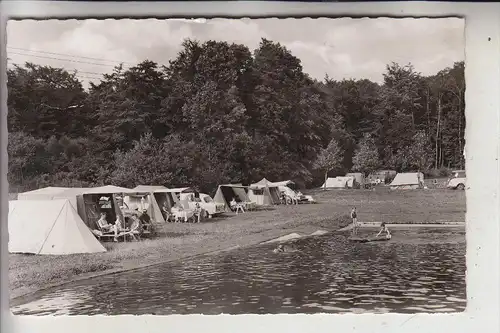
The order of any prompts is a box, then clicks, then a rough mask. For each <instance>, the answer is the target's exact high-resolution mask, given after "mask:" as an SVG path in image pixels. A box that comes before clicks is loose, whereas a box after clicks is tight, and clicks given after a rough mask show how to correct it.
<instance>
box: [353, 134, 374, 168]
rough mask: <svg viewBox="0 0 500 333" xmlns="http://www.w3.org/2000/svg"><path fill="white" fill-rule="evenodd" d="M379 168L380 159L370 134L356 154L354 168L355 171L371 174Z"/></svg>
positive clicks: (366, 135)
mask: <svg viewBox="0 0 500 333" xmlns="http://www.w3.org/2000/svg"><path fill="white" fill-rule="evenodd" d="M379 167H380V158H379V155H378V150H377V146H376V144H375V140H374V139H373V138H372V136H371V135H370V134H365V136H364V137H363V139H361V141H360V142H359V145H358V149H357V150H356V152H355V154H354V157H353V167H352V168H353V170H354V171H359V172H362V173H364V174H369V173H371V172H373V171H375V170H376V169H377V168H379Z"/></svg>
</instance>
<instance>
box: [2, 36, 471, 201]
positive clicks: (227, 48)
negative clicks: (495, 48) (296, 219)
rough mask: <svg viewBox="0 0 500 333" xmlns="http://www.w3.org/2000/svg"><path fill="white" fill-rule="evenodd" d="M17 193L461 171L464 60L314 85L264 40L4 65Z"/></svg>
mask: <svg viewBox="0 0 500 333" xmlns="http://www.w3.org/2000/svg"><path fill="white" fill-rule="evenodd" d="M8 93H9V96H8V112H9V113H8V129H9V143H8V153H9V176H8V177H9V183H10V187H11V189H10V191H11V192H17V191H26V190H31V189H35V188H39V187H43V186H92V185H104V184H114V185H120V186H126V187H134V186H136V185H138V184H156V185H165V186H167V187H173V186H182V185H189V186H196V187H198V188H199V190H203V191H206V192H210V193H213V190H214V189H215V187H216V186H217V185H218V184H221V183H244V184H248V183H251V182H254V181H258V180H260V179H261V178H262V177H266V178H268V179H270V180H275V181H278V180H284V179H292V180H294V181H296V182H297V183H298V184H299V186H302V187H304V186H305V187H309V186H317V185H319V184H321V183H322V182H323V179H324V176H325V173H328V174H329V175H330V176H335V175H343V174H345V172H348V171H360V172H364V173H369V172H370V171H373V170H376V169H380V168H383V169H394V170H397V171H422V172H425V173H426V174H427V175H429V174H433V175H445V174H446V172H447V171H446V170H447V169H449V168H462V167H463V166H464V161H463V155H462V152H463V147H464V143H465V142H464V129H465V115H464V109H465V105H464V104H465V102H464V101H465V98H464V95H465V79H464V63H463V62H458V63H455V64H454V65H453V67H451V68H445V69H443V70H442V71H440V72H439V73H437V74H435V75H433V76H423V75H422V74H420V73H419V72H418V71H416V69H415V68H414V67H413V66H412V65H411V64H407V65H401V64H396V63H391V64H388V65H387V67H386V71H385V73H384V81H383V83H382V84H378V83H374V82H371V81H369V80H347V79H346V80H342V81H336V80H332V79H331V78H329V77H326V78H325V79H324V80H323V81H318V80H314V79H312V78H311V77H310V76H308V74H307V73H304V71H303V69H302V66H301V62H300V59H298V58H297V57H295V56H294V55H293V54H292V53H291V52H290V51H289V50H287V49H286V48H285V47H283V46H282V45H280V44H279V43H275V42H272V41H269V40H266V39H262V41H261V43H260V45H259V47H258V48H257V49H256V50H254V51H253V53H252V51H251V50H249V49H248V47H246V46H244V45H239V44H231V43H227V42H219V41H208V42H204V43H201V42H198V41H195V40H185V41H184V42H183V44H182V51H181V52H179V53H178V55H177V57H176V58H175V59H172V60H170V61H169V63H168V65H159V64H157V63H154V62H151V61H148V60H146V61H143V62H142V63H140V64H138V65H136V66H134V67H129V68H127V69H125V68H124V67H123V66H118V67H116V68H114V71H113V72H112V73H111V74H105V75H104V76H103V79H102V80H101V81H100V82H99V83H95V84H94V83H91V84H90V88H89V89H84V87H83V85H82V82H81V81H80V80H79V79H78V76H77V73H74V72H68V71H66V70H64V69H61V68H53V67H48V66H40V65H36V64H32V63H26V64H24V65H22V66H15V67H13V68H10V69H8Z"/></svg>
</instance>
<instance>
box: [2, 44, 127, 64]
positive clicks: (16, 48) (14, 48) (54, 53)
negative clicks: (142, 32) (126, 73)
mask: <svg viewBox="0 0 500 333" xmlns="http://www.w3.org/2000/svg"><path fill="white" fill-rule="evenodd" d="M7 49H12V50H19V51H26V52H34V53H43V54H52V55H57V56H64V57H72V58H81V59H90V60H98V61H107V62H116V63H123V64H130V65H134V64H133V63H131V62H128V61H118V60H110V59H103V58H93V57H84V56H77V55H72V54H65V53H57V52H48V51H40V50H30V49H23V48H20V47H11V46H7Z"/></svg>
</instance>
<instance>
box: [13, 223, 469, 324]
mask: <svg viewBox="0 0 500 333" xmlns="http://www.w3.org/2000/svg"><path fill="white" fill-rule="evenodd" d="M392 233H393V238H392V239H391V240H390V241H388V242H374V243H364V244H360V243H351V242H348V241H347V238H346V235H340V234H330V235H323V236H317V237H310V238H306V239H301V240H299V241H297V242H296V244H297V247H298V249H299V251H296V252H291V253H281V254H275V253H273V252H272V248H273V247H274V246H275V245H259V246H254V247H251V248H246V249H239V250H234V251H231V252H226V253H221V254H218V255H212V256H206V257H198V258H196V259H191V260H185V261H183V262H179V263H176V264H164V265H159V266H154V267H150V268H146V269H141V270H137V271H131V272H125V273H121V274H117V275H108V276H102V277H97V278H95V279H91V280H86V281H80V282H77V283H74V284H71V285H65V286H62V287H59V288H55V289H52V290H47V291H45V292H43V293H42V294H38V295H34V296H33V297H31V299H26V300H25V301H26V303H25V304H22V305H17V306H15V307H13V308H12V311H13V312H14V314H29V315H48V314H50V315H94V314H108V315H118V314H158V315H167V314H193V313H203V314H220V313H226V314H243V313H262V314H263V313H342V312H354V313H364V312H371V313H385V312H397V313H414V312H457V311H464V310H465V306H466V288H465V230H464V228H426V229H423V228H411V229H410V228H408V229H406V230H405V229H401V230H393V231H392Z"/></svg>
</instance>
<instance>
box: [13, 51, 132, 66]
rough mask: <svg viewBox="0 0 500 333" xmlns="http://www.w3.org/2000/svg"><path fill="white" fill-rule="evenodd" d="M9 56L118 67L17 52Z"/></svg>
mask: <svg viewBox="0 0 500 333" xmlns="http://www.w3.org/2000/svg"><path fill="white" fill-rule="evenodd" d="M9 54H15V55H20V56H25V57H37V58H44V59H52V60H59V61H68V62H75V63H80V64H89V65H95V66H107V67H117V66H118V65H111V64H98V63H95V62H88V61H80V60H73V59H62V58H54V57H48V56H42V55H37V54H24V53H18V52H9ZM123 67H124V68H125V66H123Z"/></svg>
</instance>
